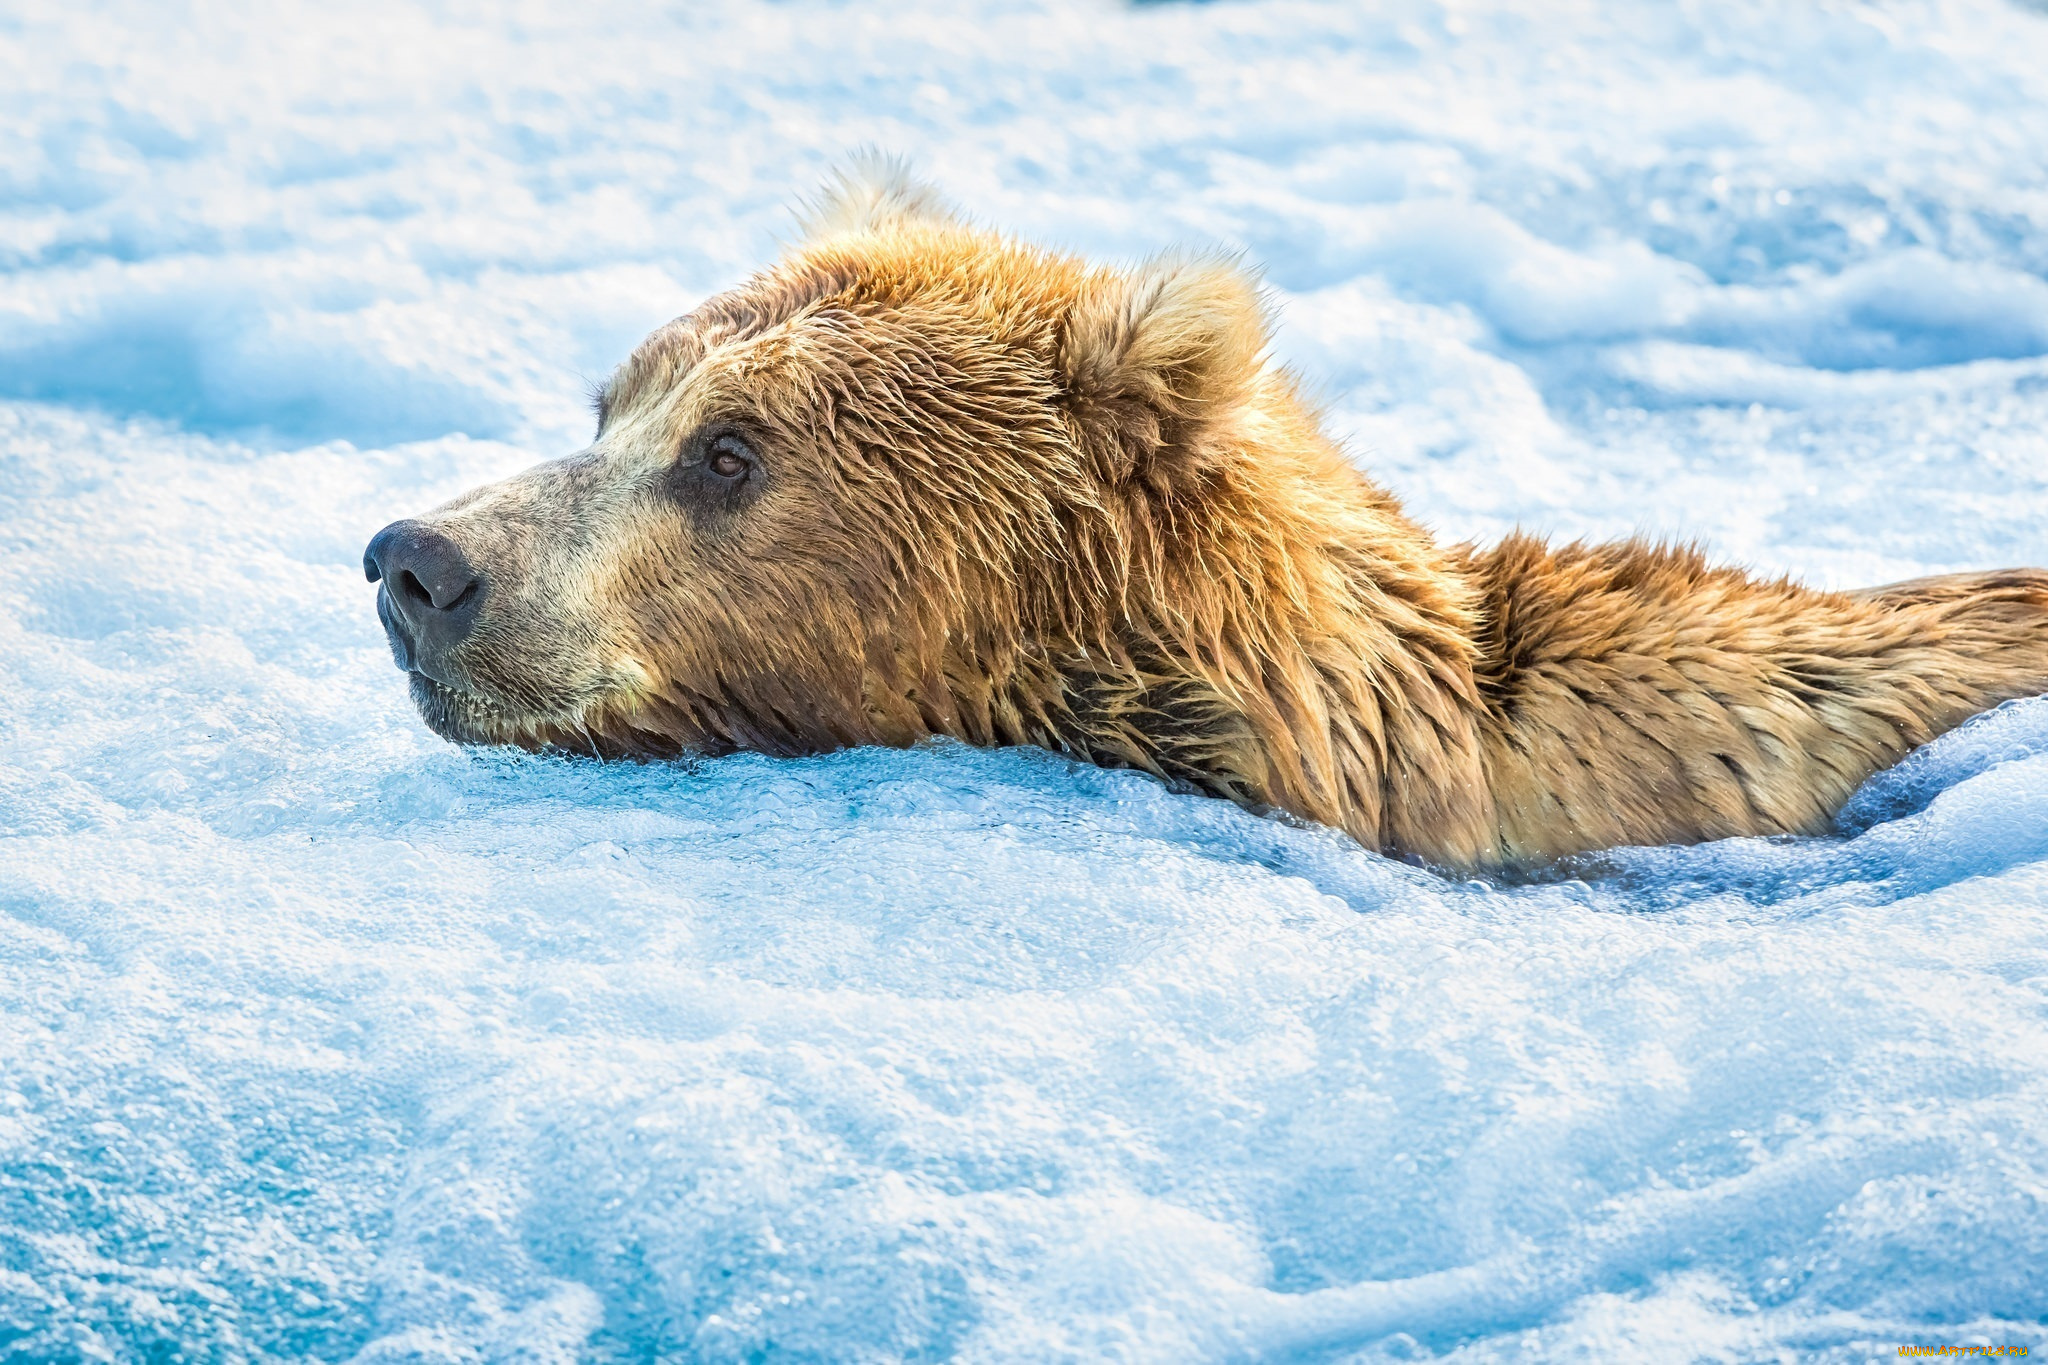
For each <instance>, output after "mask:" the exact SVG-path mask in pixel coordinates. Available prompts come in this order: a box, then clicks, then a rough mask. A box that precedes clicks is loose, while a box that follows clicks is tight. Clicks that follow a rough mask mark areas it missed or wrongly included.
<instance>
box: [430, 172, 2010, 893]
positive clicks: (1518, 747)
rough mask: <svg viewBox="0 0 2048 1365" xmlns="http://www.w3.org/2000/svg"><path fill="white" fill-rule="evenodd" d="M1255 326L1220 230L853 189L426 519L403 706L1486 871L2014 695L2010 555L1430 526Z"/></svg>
mask: <svg viewBox="0 0 2048 1365" xmlns="http://www.w3.org/2000/svg"><path fill="white" fill-rule="evenodd" d="M1268 326H1269V319H1268V317H1267V313H1266V310H1265V308H1264V306H1263V304H1262V302H1261V300H1260V297H1259V295H1258V292H1257V290H1256V289H1255V287H1254V285H1253V284H1252V283H1251V282H1250V281H1249V280H1248V279H1247V278H1246V276H1245V275H1244V274H1243V273H1242V272H1241V271H1240V270H1239V269H1238V268H1236V267H1235V266H1234V265H1233V264H1232V263H1230V262H1228V261H1225V260H1221V259H1216V258H1211V257H1200V256H1197V257H1188V258H1174V259H1165V260H1160V261H1155V262H1153V263H1151V264H1148V265H1146V266H1143V267H1140V268H1138V269H1135V270H1116V269H1107V268H1100V267H1093V266H1090V265H1088V264H1086V263H1084V262H1082V261H1079V260H1076V259H1074V258H1072V257H1069V256H1065V255H1061V254H1057V253H1053V252H1048V251H1044V250H1040V249H1038V248H1035V247H1031V246H1027V245H1024V244H1021V243H1018V242H1016V241H1013V240H1010V239H1008V238H1005V237H1001V236H998V235H996V234H993V233H990V232H986V231H982V230H978V229H976V228H973V227H971V226H969V225H966V224H964V223H962V222H961V221H959V220H958V219H956V218H955V217H953V216H952V215H951V214H950V213H949V212H947V211H946V210H945V209H943V208H942V207H940V206H939V205H938V204H936V202H934V201H933V200H932V198H931V197H930V195H929V193H928V192H926V191H924V190H921V189H919V188H917V187H915V186H913V185H911V184H909V183H908V182H906V181H904V180H903V179H902V178H901V177H900V176H898V175H893V174H887V173H885V174H881V175H877V176H872V177H869V178H866V179H851V180H848V181H846V182H845V183H842V184H841V185H839V186H838V187H837V188H836V190H835V191H834V192H833V193H832V194H831V195H830V196H829V197H828V198H827V200H826V201H825V203H824V204H823V205H822V206H821V207H820V208H819V209H818V210H817V211H816V212H815V213H814V214H813V215H812V219H811V222H810V225H809V233H808V236H807V237H806V238H805V240H804V241H803V242H801V243H800V244H799V245H797V246H795V247H794V248H793V249H791V250H790V251H789V253H788V254H787V255H786V256H785V257H784V258H783V260H781V261H780V262H779V263H778V264H776V265H775V266H773V267H772V268H770V269H769V270H767V271H765V272H764V273H762V274H761V275H759V276H757V277H755V278H754V279H753V280H750V281H748V282H747V283H746V284H744V285H742V286H740V287H739V288H737V289H734V290H733V291H731V292H730V293H727V294H723V295H720V296H718V297H717V298H714V299H712V300H710V301H709V302H707V303H706V304H704V305H703V306H702V307H700V308H699V309H697V310H696V311H695V312H693V313H691V314H690V315H689V316H687V317H684V318H680V319H678V320H677V321H675V322H673V323H671V324H669V325H668V326H666V327H664V328H662V329H660V330H659V331H657V332H655V333H654V334H653V335H652V336H651V337H649V338H648V340H647V341H646V342H645V343H644V344H643V345H642V346H641V347H640V348H639V349H638V350H637V351H636V352H635V353H634V354H633V356H632V357H631V359H629V360H628V361H627V362H626V363H625V365H624V366H622V367H621V369H620V371H619V372H618V374H617V375H616V376H614V378H613V380H612V382H611V383H610V384H609V385H608V386H607V388H606V390H605V392H604V394H603V396H602V399H601V403H600V412H601V415H600V430H599V433H598V436H597V439H596V441H595V442H594V444H593V445H592V447H591V448H590V449H589V450H587V451H585V452H583V453H581V454H579V455H576V456H572V457H570V458H569V459H568V460H564V461H558V462H556V463H555V464H552V465H546V466H542V467H541V468H539V469H537V470H534V471H529V472H528V473H526V474H522V475H520V476H518V477H516V478H514V479H511V480H507V481H506V482H504V483H502V484H497V485H492V486H490V487H488V488H484V489H479V490H477V491H476V492H474V493H472V494H469V495H467V496H466V497H464V498H462V499H458V500H457V501H456V502H454V503H451V504H449V505H448V506H447V507H445V508H442V509H440V510H439V511H437V512H435V513H434V514H432V515H431V516H429V517H427V518H423V519H422V521H423V523H424V524H426V525H428V526H430V527H432V528H433V529H435V530H437V531H439V532H441V533H442V534H445V535H447V536H449V537H450V538H452V539H453V540H454V541H455V542H456V543H457V544H459V545H460V546H461V547H462V548H463V551H464V552H465V553H466V554H467V556H468V557H469V559H470V560H471V562H472V563H473V564H474V565H476V567H477V569H478V571H479V572H480V573H481V574H482V575H483V581H484V582H485V583H486V584H487V585H488V588H489V595H488V597H487V599H486V600H485V604H484V607H483V610H482V616H481V618H480V619H479V621H478V623H477V626H476V629H475V631H474V633H473V634H472V635H471V636H469V637H468V638H467V639H466V640H465V641H464V643H463V644H462V645H461V646H460V647H459V648H456V649H453V650H451V651H449V652H448V653H447V654H446V656H445V657H441V658H438V659H434V660H432V661H431V662H430V664H428V665H422V667H426V668H428V669H429V670H430V671H431V672H432V673H433V675H434V676H433V677H428V676H426V674H425V673H424V672H416V673H415V674H414V675H413V686H414V692H415V696H416V698H417V699H418V701H419V703H420V705H421V709H422V711H423V713H424V714H425V715H426V717H427V718H428V720H429V721H430V723H432V724H433V725H434V726H435V728H436V729H437V730H439V731H440V732H441V733H443V734H446V735H448V736H449V737H450V738H454V739H458V740H463V741H482V742H499V743H511V744H518V745H524V746H527V747H534V748H538V747H544V746H560V747H566V748H572V749H579V750H585V751H591V752H596V753H599V754H603V755H608V756H618V755H650V756H651V755H669V754H678V753H687V752H709V753H717V752H726V751H730V750H734V749H757V750H763V751H766V752H769V753H773V754H786V755H793V754H802V753H812V752H818V751H822V750H829V749H835V748H840V747H844V746H849V745H860V744H882V745H899V746H900V745H909V744H913V743H916V742H917V741H919V740H921V739H924V738H926V737H929V736H933V735H951V736H955V737H958V738H959V739H962V740H965V741H967V742H969V743H972V744H977V745H991V746H993V745H1015V744H1033V745H1042V746H1044V747H1046V748H1049V749H1054V750H1057V751H1059V752H1062V753H1066V754H1071V755H1073V756H1075V757H1077V758H1081V759H1085V760H1087V761H1090V762H1093V763H1099V764H1105V765H1111V766H1122V767H1131V768H1139V769H1143V770H1145V771H1147V772H1152V773H1156V774H1158V775H1160V776H1162V777H1164V778H1167V779H1169V780H1171V781H1174V782H1176V783H1180V784H1183V785H1185V786H1188V787H1192V788H1195V789H1199V790H1201V791H1205V792H1210V793H1213V794H1215V795H1218V796H1223V797H1228V798H1229V799H1231V800H1234V801H1237V802H1240V803H1242V804H1244V805H1246V806H1249V807H1253V808H1256V809H1273V808H1277V809H1279V810H1283V811H1288V812H1292V813H1293V814H1294V815H1297V816H1300V817H1302V818H1305V819H1308V820H1313V821H1318V822H1322V823H1325V824H1329V825H1335V826H1339V827H1341V828H1343V829H1345V830H1348V831H1349V832H1350V833H1351V834H1352V835H1354V836H1355V837H1356V838H1357V839H1358V840H1359V841H1360V842H1361V843H1363V844H1365V845H1366V846H1368V847H1370V848H1374V849H1380V850H1384V851H1387V852H1390V853H1395V854H1402V855H1408V856H1412V857H1416V858H1419V859H1422V860H1425V861H1427V862H1429V863H1432V864H1435V865H1438V866H1441V867H1445V868H1453V869H1484V868H1498V867H1502V866H1507V865H1513V864H1522V863H1529V862H1534V861H1538V860H1543V859H1548V858H1553V857H1556V856H1559V855H1563V854H1569V853H1574V852H1579V851H1583V850H1589V849H1595V848H1600V847H1605V846H1609V845H1615V844H1623V843H1660V842H1669V841H1675V840H1699V839H1711V838H1719V837H1723V836H1727V835H1737V834H1765V833H1776V832H1783V831H1803V832H1815V831H1820V830H1824V829H1825V828H1827V827H1828V824H1829V821H1830V818H1831V816H1832V814H1833V812H1834V811H1835V810H1836V809H1837V808H1838V807H1839V806H1840V804H1841V803H1842V801H1843V800H1844V799H1845V798H1846V797H1847V796H1848V795H1849V793H1850V792H1851V791H1852V790H1854V788H1855V787H1856V785H1857V784H1858V783H1859V782H1861V781H1862V780H1863V779H1864V778H1865V777H1867V776H1869V775H1870V774H1871V773H1872V772H1873V771H1875V770H1877V769H1878V768H1881V767H1884V766H1885V765H1887V764H1890V763H1892V762H1895V761H1896V760H1897V759H1899V758H1900V757H1901V756H1903V755H1904V754H1905V753H1906V752H1907V751H1908V750H1909V749H1911V748H1913V747H1914V746H1915V745H1918V744H1921V743H1924V742H1925V741H1927V740H1928V739H1931V738H1932V737H1934V736H1935V735H1937V734H1939V733H1941V732H1942V731H1943V730H1945V729H1948V728H1949V727H1951V726H1953V725H1955V724H1957V723H1958V722H1959V721H1961V720H1963V719H1964V718H1965V717H1967V716H1969V715H1971V714H1973V713H1974V712H1977V711H1980V710H1983V709H1985V708H1987V707H1989V706H1992V705H1994V704H1996V703H1998V702H2000V701H2003V700H2006V699H2007V698H2011V697H2017V696H2022V695H2027V694H2031V693H2036V692H2041V691H2044V690H2048V574H2043V573H2041V572H2038V571H2034V570H2013V571H2008V572H2004V573H1996V574H1982V575H1970V576H1960V577H1955V578H1945V579H1934V580H1925V581H1922V582H1918V583H1911V584H1900V585H1897V586H1895V587H1893V588H1888V589H1878V590H1874V591H1872V592H1866V593H1856V594H1844V593H1826V592H1816V591H1813V590H1811V589H1808V588H1804V587H1801V586H1799V585H1797V584H1794V583H1791V582H1789V581H1785V580H1759V579H1756V578H1753V577H1750V576H1748V575H1746V574H1744V573H1741V572H1739V571H1737V570H1734V569H1728V568H1715V567H1711V566H1709V565H1708V564H1706V563H1705V562H1704V561H1703V559H1702V558H1701V557H1700V556H1699V555H1698V554H1697V553H1695V552H1693V551H1691V550H1685V549H1671V548H1665V547H1660V546H1655V545H1649V544H1644V543H1641V542H1635V541H1630V542H1624V543H1620V544H1614V545H1601V546H1586V545H1571V546H1566V547H1563V548H1550V547H1546V546H1545V545H1543V544H1542V543H1541V542H1539V541H1537V540H1534V539H1531V538H1529V537H1526V536H1515V537H1511V538H1510V539H1509V540H1507V541H1506V542H1505V543H1503V544H1501V545H1499V546H1497V547H1494V548H1492V549H1478V548H1475V547H1472V546H1469V545H1440V544H1438V543H1436V542H1435V541H1434V540H1433V539H1432V538H1431V537H1430V536H1429V535H1428V534H1427V533H1425V532H1424V531H1423V530H1422V529H1421V528H1420V527H1418V526H1417V525H1415V523H1413V522H1411V521H1410V520H1409V519H1408V518H1407V517H1405V516H1404V515H1403V514H1402V512H1401V509H1400V507H1399V505H1398V504H1397V503H1396V502H1395V500H1394V499H1393V498H1392V497H1390V496H1389V495H1388V494H1387V493H1386V492H1385V491H1383V490H1382V489H1380V488H1379V487H1378V486H1376V485H1375V484H1373V483H1372V482H1371V481H1370V480H1368V479H1367V478H1365V477H1364V476H1363V475H1361V474H1360V473H1359V472H1358V470H1357V469H1355V468H1354V467H1353V466H1352V465H1351V464H1350V463H1349V462H1348V461H1347V460H1346V459H1345V458H1344V457H1343V455H1342V454H1341V453H1340V452H1339V451H1338V449H1337V448H1336V447H1335V446H1334V445H1333V444H1332V443H1331V442H1330V440H1329V439H1328V438H1327V437H1326V436H1325V435H1324V434H1323V432H1322V431H1321V429H1320V428H1319V426H1318V423H1317V419H1316V416H1315V414H1314V413H1313V412H1312V411H1311V410H1310V409H1309V407H1308V406H1307V405H1306V404H1305V403H1304V402H1303V401H1302V399H1301V397H1300V395H1299V393H1298V391H1297V389H1296V386H1295V383H1294V381H1293V379H1292V378H1291V377H1290V376H1289V375H1287V374H1286V373H1285V372H1283V371H1282V370H1280V369H1278V368H1276V367H1275V366H1273V365H1271V364H1270V363H1268V361H1267V359H1266V354H1265V353H1266V346H1267V337H1268ZM714 433H725V434H726V436H727V437H728V438H729V439H732V440H738V441H741V442H743V443H744V448H745V449H746V450H747V451H748V452H749V454H750V456H751V460H752V462H751V463H750V464H749V465H748V466H747V472H746V473H745V475H744V476H742V477H741V478H739V479H737V480H733V481H725V480H721V479H717V478H713V477H712V476H711V475H710V474H709V473H707V472H706V466H705V464H704V461H705V459H706V456H705V453H704V452H705V450H706V449H707V448H708V447H707V442H709V441H711V440H713V439H715V438H714V435H713V434H714Z"/></svg>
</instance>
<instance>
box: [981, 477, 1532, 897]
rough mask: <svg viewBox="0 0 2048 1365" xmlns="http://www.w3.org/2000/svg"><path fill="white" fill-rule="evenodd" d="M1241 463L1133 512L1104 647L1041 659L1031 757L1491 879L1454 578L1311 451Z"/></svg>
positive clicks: (1465, 637)
mask: <svg viewBox="0 0 2048 1365" xmlns="http://www.w3.org/2000/svg"><path fill="white" fill-rule="evenodd" d="M1231 456H1232V458H1230V459H1229V460H1228V461H1227V462H1225V463H1224V464H1223V465H1222V466H1221V467H1220V468H1218V469H1217V470H1216V471H1214V473H1213V475H1212V477H1211V479H1210V482H1209V483H1208V485H1207V486H1206V487H1205V488H1203V489H1202V490H1201V491H1200V495H1199V496H1193V497H1181V498H1171V497H1166V496H1156V495H1155V496H1149V497H1147V498H1145V499H1143V500H1141V501H1139V502H1137V503H1135V504H1134V505H1133V507H1132V508H1131V509H1130V511H1129V514H1128V516H1127V519H1126V521H1125V524H1124V525H1123V526H1122V527H1121V528H1119V529H1120V539H1121V540H1122V542H1123V545H1124V546H1125V549H1126V553H1125V555H1124V556H1123V558H1124V560H1125V562H1126V563H1127V564H1128V565H1129V570H1128V573H1129V578H1128V581H1127V582H1126V583H1123V584H1119V585H1117V591H1116V592H1115V593H1114V594H1113V595H1112V596H1113V598H1114V600H1113V601H1112V602H1110V603H1109V604H1108V606H1107V610H1106V619H1105V621H1104V625H1105V627H1106V629H1105V631H1104V634H1105V636H1107V647H1104V646H1103V645H1102V644H1097V645H1096V646H1095V647H1094V648H1089V647H1087V646H1086V645H1078V646H1077V645H1075V644H1074V643H1073V642H1071V641H1069V642H1066V643H1065V644H1064V645H1062V644H1059V643H1050V644H1049V647H1048V648H1047V649H1045V650H1043V651H1041V652H1040V657H1041V658H1042V659H1043V660H1044V661H1045V662H1046V663H1049V664H1053V666H1054V667H1055V668H1056V671H1057V673H1058V674H1059V682H1058V694H1059V700H1058V703H1057V705H1056V706H1053V707H1050V708H1047V707H1043V706H1039V707H1038V714H1039V716H1040V720H1039V721H1038V724H1039V725H1040V726H1041V727H1042V728H1043V729H1044V730H1045V731H1046V733H1045V734H1044V735H1043V736H1039V737H1032V738H1028V739H1027V740H1026V742H1030V743H1039V744H1046V745H1047V746H1048V747H1052V748H1056V749H1062V750H1065V751H1067V752H1070V753H1073V754H1074V755H1075V756H1077V757H1081V758H1086V759H1088V760H1089V761H1091V762H1095V763H1099V764H1108V765H1113V766H1127V767H1135V768H1140V769H1143V770H1146V771H1149V772H1152V773H1155V774H1158V775H1159V776H1161V777H1164V778H1166V779H1168V780H1169V781H1171V782H1174V783H1176V784H1179V785H1184V786H1188V787H1193V788H1197V789H1200V790H1203V791H1207V792H1210V793H1213V794H1215V795H1219V796H1224V797H1227V798H1229V799H1231V800H1233V801H1236V802H1238V803H1239V804H1241V805H1245V806H1248V807H1251V808H1254V809H1279V810H1284V811H1288V812H1291V813H1293V814H1295V815H1297V816H1301V817H1304V818H1306V819H1309V820H1313V821H1316V822H1319V823H1323V824H1329V825H1334V826H1337V827H1339V828H1342V829H1345V830H1347V831H1349V832H1350V833H1351V834H1352V835H1353V836H1355V837H1356V838H1358V839H1359V840H1360V841H1361V842H1363V843H1365V844H1366V845H1367V846H1368V847H1371V848H1375V849H1379V850H1382V851H1385V852H1389V853H1393V854H1396V855H1409V856H1413V857H1417V858H1420V859H1423V860H1425V861H1428V862H1431V863H1436V864H1440V865H1445V866H1462V867H1471V866H1480V865H1486V864H1490V863H1493V862H1495V861H1497V860H1498V848H1499V840H1498V832H1497V828H1496V823H1495V820H1494V814H1493V805H1492V801H1491V798H1490V796H1489V793H1488V788H1487V783H1486V779H1485V774H1484V772H1483V770H1482V741H1481V726H1482V720H1481V717H1482V714H1483V709H1484V708H1483V703H1482V701H1481V698H1480V695H1479V690H1478V687H1477V685H1476V684H1475V682H1474V666H1475V658H1474V644H1473V640H1474V636H1475V633H1476V631H1475V625H1476V620H1475V617H1476V611H1475V600H1474V594H1473V592H1472V591H1471V589H1470V588H1469V587H1468V586H1467V585H1466V581H1465V577H1464V573H1463V565H1462V563H1461V561H1460V560H1459V558H1458V557H1457V556H1456V555H1455V554H1453V553H1447V552H1446V551H1445V550H1443V549H1442V548H1440V547H1439V546H1437V545H1436V543H1435V542H1434V541H1433V540H1432V539H1431V537H1430V536H1429V535H1428V534H1427V533H1426V532H1425V531H1423V530H1422V528H1420V527H1419V526H1417V525H1416V524H1415V523H1413V522H1412V521H1410V520H1408V518H1407V517H1405V516H1404V515H1403V514H1402V513H1401V511H1400V509H1399V507H1398V505H1397V504H1396V503H1395V502H1394V500H1393V499H1392V498H1391V497H1389V496H1388V495H1387V494H1386V493H1384V492H1383V491H1381V490H1380V489H1379V488H1377V487H1375V486H1374V485H1373V484H1371V483H1370V482H1368V481H1367V480H1366V479H1365V478H1364V477H1363V476H1361V475H1360V474H1359V473H1358V472H1357V471H1356V470H1355V469H1354V468H1353V467H1352V466H1351V465H1350V464H1349V463H1348V462H1347V461H1345V460H1344V459H1343V458H1342V456H1341V455H1340V454H1338V453H1337V451H1336V450H1335V448H1334V447H1332V446H1330V445H1329V444H1328V443H1327V442H1323V441H1321V439H1320V438H1317V440H1316V441H1315V442H1313V443H1312V444H1309V445H1308V446H1307V448H1306V449H1302V448H1296V449H1292V450H1288V451H1284V452H1281V451H1274V450H1271V449H1264V450H1262V449H1257V448H1252V447H1245V448H1240V449H1239V450H1237V451H1234V452H1231ZM1024 671H1025V673H1026V674H1027V675H1028V674H1029V672H1030V670H1029V668H1028V667H1027V668H1026V669H1025V670H1024ZM1024 681H1025V686H1024V688H1023V689H1022V691H1024V692H1025V693H1028V694H1031V695H1033V696H1036V697H1043V696H1044V695H1045V692H1046V687H1045V684H1046V682H1047V681H1048V680H1046V679H1044V678H1039V677H1029V676H1027V677H1025V679H1024Z"/></svg>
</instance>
